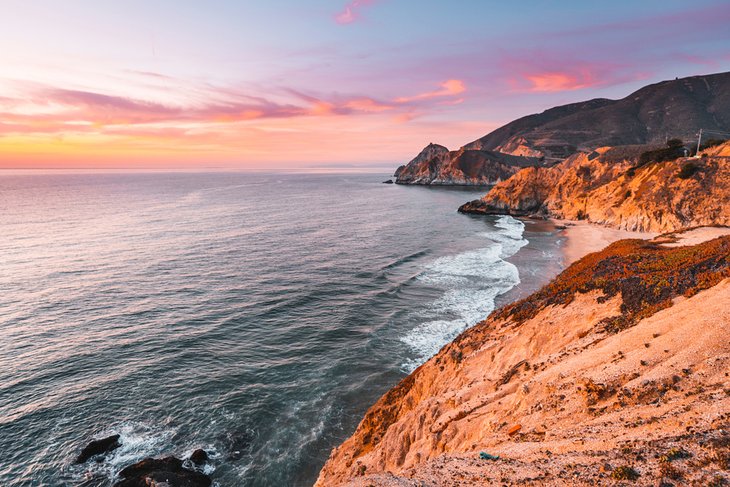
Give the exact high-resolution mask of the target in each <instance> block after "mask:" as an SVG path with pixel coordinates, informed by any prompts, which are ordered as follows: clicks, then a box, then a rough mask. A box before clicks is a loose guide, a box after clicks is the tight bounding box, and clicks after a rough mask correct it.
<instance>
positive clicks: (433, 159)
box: [394, 144, 538, 186]
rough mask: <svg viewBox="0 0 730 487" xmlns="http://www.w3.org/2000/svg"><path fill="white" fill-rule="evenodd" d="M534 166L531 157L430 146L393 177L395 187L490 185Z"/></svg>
mask: <svg viewBox="0 0 730 487" xmlns="http://www.w3.org/2000/svg"><path fill="white" fill-rule="evenodd" d="M537 163H538V160H537V159H536V158H531V157H519V156H512V155H509V154H503V153H500V152H494V151H482V150H465V149H460V150H458V151H449V150H448V149H447V148H446V147H444V146H442V145H438V144H429V145H427V146H426V147H425V148H424V149H423V150H422V151H421V152H420V153H419V154H418V155H417V156H416V157H414V158H413V159H412V160H411V161H410V162H409V163H408V164H406V165H404V166H401V167H399V168H398V169H397V170H396V171H395V175H394V176H395V178H396V180H395V182H396V183H397V184H425V185H463V186H480V185H492V184H495V183H497V182H499V181H502V180H504V179H507V178H509V177H510V176H512V175H513V174H514V173H516V172H517V171H519V170H520V168H523V167H527V166H530V165H535V164H537Z"/></svg>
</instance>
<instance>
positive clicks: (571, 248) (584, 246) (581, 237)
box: [551, 219, 659, 268]
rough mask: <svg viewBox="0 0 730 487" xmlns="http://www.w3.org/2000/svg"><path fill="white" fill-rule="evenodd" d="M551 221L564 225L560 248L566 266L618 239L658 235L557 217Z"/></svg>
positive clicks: (645, 237)
mask: <svg viewBox="0 0 730 487" xmlns="http://www.w3.org/2000/svg"><path fill="white" fill-rule="evenodd" d="M551 221H552V222H553V223H555V225H563V226H565V227H566V228H565V229H564V230H562V234H563V236H565V244H564V245H563V247H562V249H561V250H562V252H563V264H564V267H566V268H567V267H568V266H569V265H571V264H572V263H573V262H575V261H577V260H579V259H581V258H583V257H585V256H586V255H588V254H590V253H593V252H598V251H600V250H603V249H604V248H606V247H607V246H608V245H610V244H612V243H613V242H616V241H618V240H624V239H627V238H639V239H642V240H648V239H652V238H654V237H656V236H657V235H659V233H656V232H632V231H629V230H618V229H615V228H610V227H605V226H602V225H598V224H596V223H590V222H586V221H575V220H558V219H551Z"/></svg>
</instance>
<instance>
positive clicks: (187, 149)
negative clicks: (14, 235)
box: [0, 0, 730, 171]
mask: <svg viewBox="0 0 730 487" xmlns="http://www.w3.org/2000/svg"><path fill="white" fill-rule="evenodd" d="M0 13H1V14H0V32H1V33H2V34H1V35H0V168H149V169H165V168H194V169H205V168H236V169H250V170H257V171H258V170H280V169H281V170H291V169H302V170H307V169H311V170H318V169H326V168H338V167H339V168H363V169H365V168H391V167H395V166H397V165H399V164H402V163H404V162H407V161H408V160H409V159H411V158H412V157H413V156H415V155H416V154H417V153H418V152H419V151H420V149H421V148H422V147H423V146H425V145H427V144H428V143H430V142H435V143H440V144H442V145H446V146H447V147H449V148H450V149H458V148H459V147H460V146H462V145H464V144H466V143H468V142H470V141H472V140H474V139H477V138H479V137H481V136H483V135H485V134H487V133H488V132H490V131H491V130H493V129H495V128H497V127H499V126H501V125H503V124H505V123H507V122H510V121H511V120H514V119H515V118H518V117H521V116H524V115H528V114H531V113H537V112H541V111H543V110H545V109H548V108H550V107H553V106H556V105H560V104H565V103H571V102H576V101H581V100H586V99H590V98H597V97H605V98H623V97H624V96H627V95H628V94H630V93H631V92H632V91H635V90H636V89H638V88H640V87H642V86H644V85H646V84H650V83H654V82H658V81H662V80H666V79H673V78H675V77H683V76H691V75H697V74H708V73H715V72H722V71H730V29H728V27H727V26H728V25H730V2H728V1H727V0H721V1H718V0H695V1H692V2H690V1H678V0H661V1H655V0H642V1H640V2H637V1H636V0H632V1H622V0H613V1H611V2H605V1H601V2H599V1H590V0H581V1H564V0H561V1H560V2H555V1H547V0H545V1H529V0H523V1H520V2H504V1H488V0H461V1H458V0H455V1H453V2H445V1H426V0H350V1H348V0H307V1H306V2H304V1H293V0H292V1H284V0H267V1H247V0H208V1H206V2H202V1H188V0H176V1H167V0H125V1H111V0H64V1H63V2H59V1H57V0H19V1H16V0H0Z"/></svg>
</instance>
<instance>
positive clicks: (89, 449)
mask: <svg viewBox="0 0 730 487" xmlns="http://www.w3.org/2000/svg"><path fill="white" fill-rule="evenodd" d="M120 446H122V444H121V443H119V435H112V436H109V437H107V438H102V439H100V440H94V441H92V442H91V443H89V444H88V445H86V446H85V447H84V449H83V450H81V453H80V454H79V456H78V458H77V459H76V463H86V461H87V460H89V458H91V457H93V456H96V455H102V454H106V453H109V452H110V451H112V450H116V449H117V448H119V447H120Z"/></svg>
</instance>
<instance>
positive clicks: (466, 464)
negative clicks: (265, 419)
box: [316, 228, 730, 487]
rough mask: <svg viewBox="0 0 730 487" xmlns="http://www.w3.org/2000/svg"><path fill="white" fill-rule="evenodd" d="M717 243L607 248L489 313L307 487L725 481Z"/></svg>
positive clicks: (725, 345)
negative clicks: (526, 294)
mask: <svg viewBox="0 0 730 487" xmlns="http://www.w3.org/2000/svg"><path fill="white" fill-rule="evenodd" d="M728 232H730V229H726V228H701V229H697V230H692V231H688V232H684V233H681V234H677V235H664V236H662V237H658V238H657V239H654V240H653V241H641V240H625V241H620V242H616V243H614V244H613V245H610V246H609V247H607V248H606V249H604V250H603V251H601V252H597V253H594V254H590V255H588V256H585V257H584V258H582V259H580V260H579V261H577V262H576V263H574V264H573V265H571V267H569V268H568V269H567V270H566V271H564V272H563V273H561V274H560V275H559V276H558V277H556V278H555V279H554V280H553V282H551V283H550V284H549V285H548V286H546V287H545V288H543V289H542V290H540V291H538V292H536V293H534V294H533V295H532V296H530V297H528V298H527V299H524V300H522V301H519V302H517V303H514V304H512V305H510V306H507V307H505V308H503V309H501V310H498V311H496V312H494V313H492V315H490V316H489V317H488V318H487V319H486V320H484V321H483V322H480V323H478V324H477V325H475V326H473V327H472V328H470V329H468V330H466V331H465V332H463V333H462V334H461V335H460V336H459V337H458V338H457V339H456V340H454V341H453V342H452V343H450V344H449V345H447V346H446V347H444V348H443V349H442V350H441V351H440V352H439V353H438V354H437V355H436V356H434V357H433V358H431V359H430V360H429V361H428V362H426V363H425V364H424V365H422V366H421V367H419V368H418V369H417V370H416V371H415V372H413V373H412V374H411V375H410V376H408V377H407V378H406V379H404V380H403V381H401V383H400V384H398V385H397V386H396V387H395V388H394V389H392V390H391V391H390V392H388V393H387V394H385V395H384V396H383V397H382V398H381V399H380V400H379V401H378V402H377V403H376V404H374V405H373V406H372V407H371V408H370V409H369V410H368V412H367V414H366V415H365V418H364V419H363V421H362V422H361V423H360V425H359V426H358V428H357V430H356V431H355V432H354V433H353V435H352V436H351V437H350V438H349V439H347V440H346V441H345V442H344V443H343V444H342V445H341V446H340V447H338V448H336V449H334V450H333V451H332V454H331V456H330V459H329V460H328V462H327V463H326V465H325V466H324V467H323V469H322V471H321V473H320V477H319V479H318V482H317V484H316V485H318V486H325V485H326V486H330V485H332V486H334V485H348V486H353V487H354V486H357V487H360V486H362V487H364V486H367V485H383V486H401V485H415V484H416V483H417V484H418V485H427V486H434V487H435V486H437V485H452V484H459V485H493V484H499V485H550V486H552V485H555V486H557V485H604V484H607V483H611V482H613V481H626V480H629V481H630V480H632V479H633V480H636V481H637V482H651V483H654V482H658V481H661V480H662V479H673V480H676V479H682V482H685V485H712V482H720V481H723V480H725V479H726V475H725V473H724V472H725V470H726V469H727V467H728V465H730V453H728V452H729V451H730V449H729V448H728V444H730V443H729V442H728V441H727V433H726V431H727V430H728V428H730V423H728V421H729V420H730V417H729V416H728V415H727V411H728V410H730V409H729V408H730V388H728V386H727V373H728V372H727V371H728V370H730V369H728V366H730V331H729V330H728V328H727V323H728V322H729V320H730V311H728V309H727V306H726V303H727V300H728V298H730V235H729V234H728ZM690 242H691V243H696V245H690V244H689V243H690ZM678 298H679V299H678ZM685 425H686V426H687V427H686V429H685ZM482 452H484V453H485V455H482ZM642 485H643V484H642ZM718 485H719V484H718Z"/></svg>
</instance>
